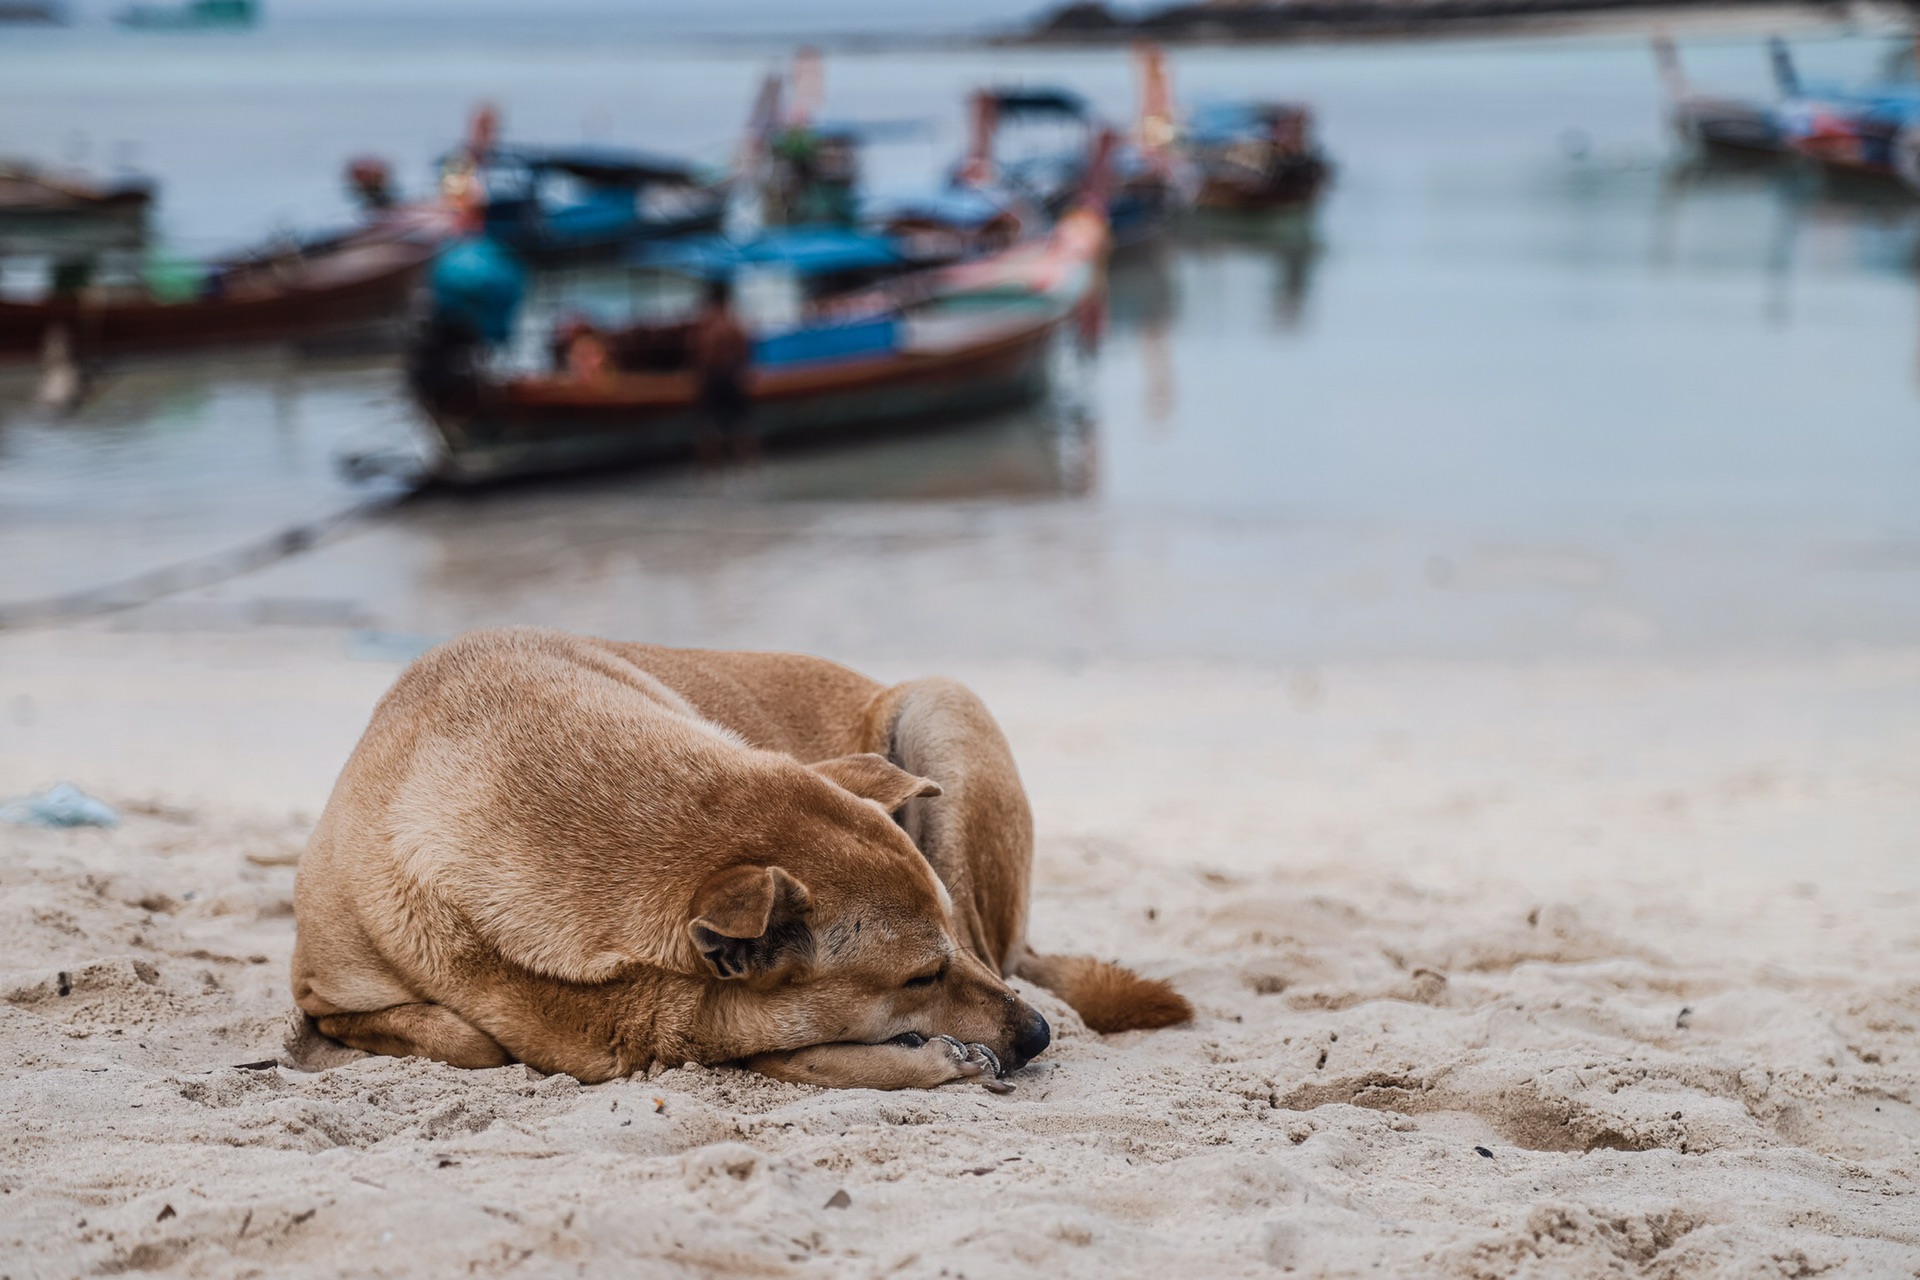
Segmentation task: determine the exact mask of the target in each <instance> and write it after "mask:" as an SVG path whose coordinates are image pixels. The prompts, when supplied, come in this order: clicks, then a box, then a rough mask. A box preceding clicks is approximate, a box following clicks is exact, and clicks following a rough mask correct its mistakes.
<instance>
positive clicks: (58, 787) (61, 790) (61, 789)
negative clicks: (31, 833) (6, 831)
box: [0, 782, 120, 827]
mask: <svg viewBox="0 0 1920 1280" xmlns="http://www.w3.org/2000/svg"><path fill="white" fill-rule="evenodd" d="M0 822H7V823H11V824H12V825H14V826H16V827H117V826H119V825H120V815H119V813H118V812H116V811H115V810H114V807H113V806H112V805H110V804H108V803H107V802H106V801H105V800H96V799H94V798H93V797H92V796H90V795H88V794H87V793H86V792H84V791H82V790H81V789H80V788H78V787H76V786H74V785H73V784H72V783H71V782H56V783H55V784H54V785H53V786H51V787H48V788H47V789H46V790H45V791H42V792H39V793H37V794H35V795H30V796H22V797H21V798H20V799H18V800H9V801H7V803H5V804H0Z"/></svg>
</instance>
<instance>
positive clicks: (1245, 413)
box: [0, 25, 1920, 661]
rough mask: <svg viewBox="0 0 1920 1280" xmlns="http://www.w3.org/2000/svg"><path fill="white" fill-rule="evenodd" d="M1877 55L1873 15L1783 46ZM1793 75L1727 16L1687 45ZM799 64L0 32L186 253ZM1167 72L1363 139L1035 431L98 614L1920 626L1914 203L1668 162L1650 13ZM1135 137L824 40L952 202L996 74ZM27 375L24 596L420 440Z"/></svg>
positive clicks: (1826, 58)
mask: <svg viewBox="0 0 1920 1280" xmlns="http://www.w3.org/2000/svg"><path fill="white" fill-rule="evenodd" d="M1797 48H1798V50H1799V54H1800V58H1801V61H1802V63H1803V66H1804V67H1805V68H1806V70H1807V71H1808V73H1809V74H1810V75H1827V76H1834V77H1859V76H1864V75H1866V74H1867V73H1868V72H1869V71H1870V70H1871V69H1872V68H1873V66H1874V65H1875V64H1876V62H1877V61H1878V59H1879V58H1880V56H1881V54H1882V51H1883V49H1884V42H1883V41H1882V40H1880V39H1876V38H1870V37H1867V36H1854V37H1845V36H1832V35H1827V36H1821V37H1818V38H1807V39H1804V40H1801V41H1799V42H1798V45H1797ZM1684 52H1685V55H1686V59H1687V64H1688V67H1689V70H1690V71H1691V72H1692V73H1693V75H1694V77H1695V78H1696V80H1698V81H1699V82H1701V83H1702V84H1704V85H1711V86H1714V87H1720V88H1725V89H1727V90H1729V91H1734V92H1751V93H1753V94H1755V95H1761V94H1764V93H1766V92H1767V88H1768V86H1767V71H1766V66H1765V59H1764V55H1763V53H1762V51H1761V49H1760V48H1759V44H1758V41H1757V39H1756V38H1754V37H1751V36H1742V37H1738V38H1734V37H1718V38H1713V39H1705V38H1702V39H1699V40H1695V41H1691V42H1689V43H1688V44H1687V45H1686V46H1685V49H1684ZM770 57H771V55H769V54H768V53H766V52H764V51H762V50H760V49H756V48H753V47H747V46H742V45H738V44H735V45H716V44H712V43H708V44H705V45H701V44H665V43H663V42H661V41H659V40H650V39H648V38H646V37H645V36H644V35H643V34H641V33H640V32H639V31H637V30H633V29H625V28H621V27H614V28H611V29H609V30H608V31H600V30H597V29H591V28H586V27H579V26H575V27H570V28H569V29H564V30H533V31H529V30H525V29H508V28H504V27H502V28H499V29H497V30H494V31H492V33H491V34H489V30H488V29H486V28H484V27H483V28H480V29H478V30H472V31H467V32H465V33H462V34H459V35H458V36H455V37H452V38H448V37H445V36H444V35H442V34H440V33H435V32H432V31H431V30H428V29H425V28H420V27H417V26H416V27H405V26H390V27H372V26H362V27H359V28H353V27H344V28H337V27H323V26H318V25H310V26H308V27H303V28H300V29H298V30H289V31H275V30H273V29H268V30H265V31H262V32H258V33H255V34H252V35H249V36H244V37H236V38H221V39H210V40H199V39H189V40H177V41H166V40H151V39H146V40H143V39H138V38H132V37H121V36H117V35H115V34H114V33H111V32H106V31H99V30H76V31H71V32H46V33H38V32H28V33H22V34H18V35H16V34H14V33H8V34H7V35H5V36H4V37H3V38H0V152H25V153H31V154H39V155H42V156H48V157H57V156H59V155H63V154H66V155H74V156H82V157H85V158H86V159H88V160H89V161H90V162H92V163H94V164H95V165H97V166H103V167H104V166H109V165H111V164H112V163H114V162H116V161H117V160H122V159H130V160H131V161H133V162H134V163H136V164H137V165H139V166H140V167H142V168H144V169H146V170H148V171H150V172H152V173H154V174H156V175H157V176H158V177H159V178H160V179H161V180H162V182H163V183H164V192H163V201H162V206H161V212H160V224H161V227H162V230H163V232H164V234H165V236H166V237H167V238H168V240H169V241H170V242H171V243H173V244H175V245H177V246H179V247H182V248H185V249H193V250H207V249H213V248H218V247H224V246H233V245H238V244H243V243H246V242H247V241H249V240H252V239H255V238H258V237H259V236H261V235H263V234H266V233H268V232H270V231H272V230H274V229H276V228H280V227H294V226H299V227H312V226H320V225H325V224H327V223H330V222H335V221H339V220H341V219H344V218H345V217H347V216H348V210H347V207H346V205H345V201H344V198H343V195H342V193H341V190H340V187H339V182H338V174H339V172H340V170H341V168H342V165H343V163H344V161H345V160H346V159H347V157H349V156H351V155H353V154H356V153H359V152H363V151H375V152H380V153H382V154H385V155H387V156H389V157H390V158H392V160H393V161H394V162H395V167H396V171H397V172H398V173H399V174H400V175H401V177H402V179H403V180H404V181H405V182H406V183H407V185H411V186H414V187H418V186H421V185H424V184H425V183H426V181H427V179H428V175H429V173H430V169H431V163H432V160H433V158H434V157H435V156H436V155H437V154H438V153H440V152H441V151H442V150H444V148H445V147H446V146H447V145H448V144H449V143H450V142H451V141H453V140H454V139H455V138H456V137H457V136H458V134H459V131H460V129H461V127H462V123H463V121H464V117H465V115H466V113H467V111H468V109H469V108H470V107H471V105H472V104H473V103H474V102H475V101H476V100H477V99H479V98H480V97H483V96H486V97H491V98H493V99H494V100H496V101H497V102H499V103H500V105H501V107H502V109H503V111H504V113H505V118H506V122H507V128H508V132H509V136H512V137H518V138H524V139H527V140H536V141H571V140H581V139H592V140H604V141H608V142H619V143H632V144H637V145H642V146H649V147H655V148H659V149H663V150H671V151H677V152H682V153H693V154H698V155H702V156H706V157H720V156H724V155H725V154H726V152H727V150H728V148H729V147H730V146H731V144H732V141H733V138H734V136H735V133H736V131H737V129H738V128H739V126H740V124H741V122H742V120H743V117H744V115H745V112H746V104H747V101H748V98H749V96H750V93H751V87H752V85H753V84H754V82H755V81H756V79H757V78H758V76H759V75H760V74H761V73H762V72H763V71H764V69H765V68H766V67H767V66H768V65H769V61H770ZM1173 70H1174V75H1175V81H1176V86H1177V90H1178V92H1179V93H1180V95H1181V96H1182V97H1183V98H1187V99H1194V98H1200V97H1206V96H1219V95H1230V94H1246V93H1262V94H1285V95H1295V96H1300V97H1303V98H1306V99H1309V100H1311V101H1312V102H1314V103H1315V104H1316V106H1317V107H1318V110H1319V113H1320V118H1321V121H1322V127H1323V131H1324V135H1325V140H1326V142H1327V144H1328V146H1329V148H1330V149H1331V150H1332V152H1333V153H1334V155H1335V156H1336V158H1337V160H1338V162H1339V166H1340V169H1339V177H1338V181H1337V184H1336V186H1335V188H1334V190H1333V192H1332V194H1331V196H1330V198H1329V199H1328V200H1327V201H1326V202H1325V204H1324V206H1323V207H1322V209H1321V210H1320V211H1319V215H1318V217H1317V218H1316V219H1315V221H1314V222H1313V224H1312V225H1311V226H1308V227H1299V226H1282V227H1272V226H1267V227H1259V226H1252V227H1249V226H1244V225H1197V226H1195V227H1193V228H1191V229H1190V230H1189V231H1188V232H1186V233H1184V234H1183V235H1182V237H1181V238H1180V239H1179V241H1178V242H1177V243H1175V244H1173V245H1171V246H1169V247H1167V248H1166V249H1165V250H1164V251H1162V252H1159V253H1156V254H1152V255H1148V256H1146V257H1143V258H1140V259H1137V260H1134V261H1131V262H1126V263H1123V264H1121V265H1119V266H1117V267H1116V269H1115V272H1114V278H1113V287H1112V300H1111V312H1112V314H1111V322H1110V325H1109V329H1108V333H1107V336H1106V341H1105V342H1104V344H1103V346H1102V348H1101V350H1100V351H1099V353H1098V355H1097V357H1095V358H1094V359H1092V360H1091V361H1088V362H1086V363H1084V364H1078V365H1074V364H1067V365H1065V366H1064V367H1063V369H1062V377H1061V379H1060V382H1061V391H1060V394H1059V395H1058V396H1057V398H1056V400H1055V401H1054V402H1053V403H1051V404H1049V405H1047V406H1043V407H1041V408H1039V409H1036V410H1033V411H1029V412H1025V413H1021V414H1015V415H1010V416H1006V417H1002V418H999V419H995V420H993V421H990V422H986V423H982V424H978V425H977V426H975V427H972V428H968V429H965V430H950V431H944V432H940V433H937V434H934V435H931V436H928V437H926V438H924V439H916V440H907V441H887V442H875V443H872V444H868V445H860V446H852V447H846V448H840V449H835V450H832V451H828V452H814V453H808V454H804V455H798V456H791V457H784V458H776V459H773V460H770V461H769V462H768V463H767V464H766V465H765V466H764V467H763V468H762V469H760V470H759V471H758V472H755V473H751V474H735V475H728V476H723V477H712V476H705V477H703V476H698V475H693V474H690V473H685V472H665V473H660V472H656V473H650V474H638V475H627V476H618V477H603V478H599V479H595V480H593V481H591V482H587V483H571V484H565V485H542V486H539V487H531V488H519V489H514V490H509V491H505V492H500V493H493V494H487V495H481V496H477V497H458V498H433V499H428V500H424V501H416V502H411V503H408V504H406V505H405V506H403V507H401V508H399V509H397V510H395V511H393V512H391V513H389V514H387V515H385V516H382V517H380V518H378V519H376V520H374V521H372V522H370V523H369V524H367V525H365V526H363V527H362V529H361V531H360V532H359V533H357V534H355V535H353V536H351V537H348V538H344V539H342V540H340V541H339V542H337V543H334V544H332V545H329V546H328V547H325V548H323V549H322V550H320V551H319V552H317V553H314V554H312V555H309V556H306V557H301V558H298V559H295V560H292V561H289V562H286V563H284V564H282V565H279V566H277V567H275V568H274V569H271V570H269V571H266V572H264V573H258V574H253V575H249V576H247V577H245V578H241V579H238V580H235V581H233V582H229V583H226V584H223V585H221V586H219V587H217V588H212V589H208V590H204V591H200V592H197V593H193V594H191V595H189V596H186V597H183V598H180V599H176V600H173V601H170V602H168V603H166V604H164V605H160V606H154V607H152V608H149V609H147V610H143V611H139V612H136V613H134V614H129V615H126V616H125V617H124V618H123V620H122V623H121V625H130V626H138V625H149V626H215V625H239V624H243V623H245V622H248V621H260V620H262V619H265V620H268V621H275V620H279V621H293V622H298V621H300V620H303V619H305V620H314V619H320V620H331V622H343V621H344V622H345V623H347V624H349V625H351V626H354V627H358V628H361V629H363V630H365V631H369V632H373V631H377V632H382V633H399V634H403V635H408V636H426V635H438V634H444V633H445V632H447V631H450V630H453V629H455V628H457V627H461V626H467V625H472V624H475V623H481V622H499V621H543V622H553V623H560V624H565V625H574V626H583V627H598V628H602V629H607V630H618V631H621V632H623V633H626V634H631V635H646V636H650V637H653V638H658V639H662V640H668V641H683V642H707V643H740V644H778V645H793V646H798V647H806V648H812V649H825V650H829V651H835V650H841V651H844V650H847V649H849V648H850V647H851V648H854V649H856V650H857V651H859V652H863V653H872V652H882V651H883V652H899V653H901V654H902V655H909V656H911V655H919V654H925V653H929V652H934V653H938V652H954V653H968V654H971V653H981V654H991V655H1023V656H1038V657H1043V658H1064V659H1069V660H1071V659H1076V658H1077V657H1080V656H1085V655H1098V654H1120V655H1159V654H1179V655H1198V656H1222V657H1246V658H1263V659H1281V660H1288V661H1292V660H1299V661H1317V660H1322V659H1325V658H1329V657H1337V656H1342V655H1352V654H1363V655H1364V654H1385V655H1396V654H1414V655H1421V654H1436V655H1451V654H1467V655H1494V656H1530V655H1537V654H1549V653H1582V654H1587V653H1590V654H1594V655H1599V656H1605V655H1611V654H1620V653H1643V652H1655V653H1664V652H1672V653H1677V654H1710V655H1712V654H1727V653H1737V652H1749V651H1752V652H1771V651H1777V650H1783V649H1791V650H1800V649H1806V648H1816V649H1833V648H1838V647H1846V646H1850V645H1856V644H1883V643H1910V642H1912V641H1913V640H1914V639H1915V638H1916V637H1920V502H1917V501H1916V499H1920V377H1917V375H1916V368H1917V366H1920V327H1917V326H1916V318H1917V317H1920V291H1917V289H1916V275H1915V252H1916V243H1920V241H1917V240H1916V237H1917V236H1920V214H1917V213H1916V208H1915V206H1913V205H1910V204H1908V203H1907V202H1906V201H1905V200H1904V199H1900V198H1887V197H1886V196H1885V195H1883V194H1878V193H1873V192H1864V193H1861V192H1836V191H1832V190H1829V189H1826V188H1824V187H1822V185H1821V184H1820V183H1818V182H1817V181H1810V180H1807V179H1805V178H1804V177H1795V176H1791V175H1785V176H1783V175H1777V174H1769V173H1765V172H1757V173H1756V172H1704V171H1698V170H1691V169H1687V168H1684V167H1682V166H1680V165H1679V164H1678V163H1677V158H1676V157H1675V156H1674V155H1673V153H1672V148H1671V146H1670V144H1669V142H1668V140H1667V139H1666V137H1665V135H1664V132H1663V127H1662V122H1661V103H1660V95H1659V90H1658V86H1657V84H1656V81H1655V77H1654V73H1653V67H1652V63H1651V59H1650V58H1649V56H1648V54H1647V51H1646V46H1645V43H1644V40H1643V39H1641V38H1639V37H1627V36H1613V37H1605V38H1599V37H1588V38H1579V39H1561V40H1551V41H1548V40H1528V41H1504V42H1482V43H1455V44H1435V45H1420V46H1385V45H1383V46H1366V47H1342V48H1313V49H1308V48H1289V49H1277V50H1227V51H1204V50H1196V51H1185V50H1183V51H1180V52H1178V53H1177V54H1176V55H1175V56H1174V59H1173ZM1016 79H1017V80H1026V81H1030V82H1039V81H1058V82H1063V83H1067V84H1071V85H1073V86H1075V87H1077V88H1080V89H1081V90H1083V91H1085V92H1087V93H1089V94H1090V95H1091V96H1092V97H1093V98H1094V99H1095V100H1096V101H1097V102H1099V103H1100V104H1101V105H1102V106H1103V107H1104V108H1106V109H1107V110H1108V111H1109V112H1110V113H1112V114H1113V115H1115V116H1119V117H1127V116H1130V114H1131V111H1132V94H1133V88H1132V83H1131V73H1130V70H1129V67H1128V65H1127V62H1126V59H1125V56H1124V54H1121V53H1085V54H1081V53H1060V52H1047V53H1044V54H1043V53H1037V52H1022V51H1009V50H963V51H939V52H914V51H893V52H871V53H858V54H855V53H848V54H836V55H833V56H832V57H831V58H830V60H829V63H828V72H827V82H828V102H829V107H830V114H832V115H834V116H837V117H843V118H852V119H862V120H891V121H900V122H907V123H910V124H911V125H912V126H913V127H912V129H910V130H906V131H905V134H906V136H903V137H901V138H899V139H897V140H894V141H890V142H887V143H885V144H879V145H876V146H875V147H874V149H873V151H872V153H871V155H870V158H869V167H870V170H871V172H872V174H873V177H874V181H875V185H877V186H879V187H881V188H883V189H884V188H888V187H905V186H911V185H913V184H915V183H920V182H925V181H927V180H928V179H929V178H930V177H931V175H933V174H935V173H936V172H938V170H939V169H940V168H941V167H942V166H943V165H944V164H945V163H946V162H947V161H948V160H949V159H950V158H951V157H952V156H953V155H954V154H956V152H957V151H958V149H959V147H960V142H961V127H962V122H961V115H960V110H959V104H960V102H961V100H962V96H963V95H964V93H965V92H966V91H967V90H968V89H970V88H972V87H973V86H975V85H978V84H980V83H983V82H986V81H989V80H1016ZM33 392H34V384H33V380H32V378H31V376H30V375H26V374H17V373H16V374H11V375H9V374H0V602H6V601H19V600H25V599H32V598H35V597H39V596H44V595H48V594H52V593H57V592H62V591H67V590H72V589H75V588H79V587H86V586H92V585H95V584H99V583H102V582H107V581H112V580H114V579H118V578H123V577H126V576H128V575H130V574H135V573H139V572H142V571H145V570H148V569H151V568H153V567H155V566H157V565H163V564H167V563H172V562H175V561H179V560H181V559H184V558H188V557H192V556H198V555H203V554H207V553H210V552H214V551H217V550H218V549H220V548H222V547H227V546H232V545H235V544H236V543H240V542H244V541H246V540H248V539H249V538H252V537H256V536H259V535H261V534H264V533H265V532H267V531H269V530H272V529H275V528H279V527H281V526H283V525H285V524H287V523H289V522H291V521H294V520H297V519H303V518H308V517H311V516H315V515H318V514H320V513H323V512H327V511H331V510H336V509H339V508H341V507H344V506H346V505H349V504H351V503H353V502H355V501H357V500H359V499H361V498H363V497H365V496H367V495H369V494H370V493H375V492H378V491H379V485H380V483H381V482H378V481H374V482H356V481H353V480H350V479H348V478H346V477H345V476H344V475H343V474H342V473H341V471H340V470H339V469H338V468H337V467H336V466H335V465H334V462H335V459H336V458H337V457H338V456H339V455H341V454H342V453H344V452H366V451H380V450H404V449H409V448H414V449H417V448H418V447H419V438H420V437H419V427H418V424H417V423H416V422H415V420H414V417H413V413H412V411H411V409H410V407H409V406H408V404H407V402H406V400H405V398H404V396H403V395H402V394H401V392H400V390H399V387H398V375H397V372H396V369H395V367H394V365H393V363H392V362H391V361H390V360H387V359H382V358H355V357H348V356H342V357H333V358H329V359H312V358H307V359H302V358H298V357H295V356H292V355H288V354H276V353H265V354H257V353H256V354H250V355H245V356H216V357H207V358H200V359H194V360H185V361H167V362H155V363H149V364H141V365H134V366H127V367H124V368H121V369H117V370H115V371H113V372H111V373H110V374H109V375H108V376H107V377H105V379H104V380H103V382H102V384H101V386H100V388H99V390H98V393H97V394H96V395H95V396H94V397H93V398H92V399H91V400H90V401H89V402H88V403H87V405H86V406H85V407H84V408H83V409H82V410H81V411H80V412H79V413H78V414H77V415H76V416H74V417H72V418H69V419H65V420H59V421H54V420H51V419H49V418H47V417H46V416H45V415H43V414H42V413H41V412H40V411H39V410H38V409H37V408H35V407H34V396H33Z"/></svg>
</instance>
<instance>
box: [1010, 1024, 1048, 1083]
mask: <svg viewBox="0 0 1920 1280" xmlns="http://www.w3.org/2000/svg"><path fill="white" fill-rule="evenodd" d="M1052 1043H1053V1028H1052V1027H1049V1026H1048V1025H1047V1020H1046V1019H1045V1018H1043V1017H1041V1016H1040V1014H1039V1013H1038V1012H1037V1011H1036V1012H1035V1013H1034V1015H1033V1016H1032V1017H1031V1018H1029V1019H1028V1020H1027V1025H1026V1026H1024V1027H1022V1028H1020V1033H1019V1034H1018V1035H1016V1036H1014V1038H1013V1061H1012V1062H1011V1063H1009V1064H1007V1066H1006V1069H1005V1070H1003V1071H1001V1072H1000V1074H1001V1075H1005V1074H1006V1073H1007V1072H1008V1071H1018V1070H1019V1069H1020V1068H1022V1067H1024V1066H1026V1065H1027V1064H1028V1063H1029V1062H1032V1061H1033V1060H1034V1059H1035V1058H1037V1057H1039V1056H1040V1055H1041V1054H1043V1053H1045V1052H1046V1051H1047V1046H1048V1045H1050V1044H1052Z"/></svg>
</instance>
